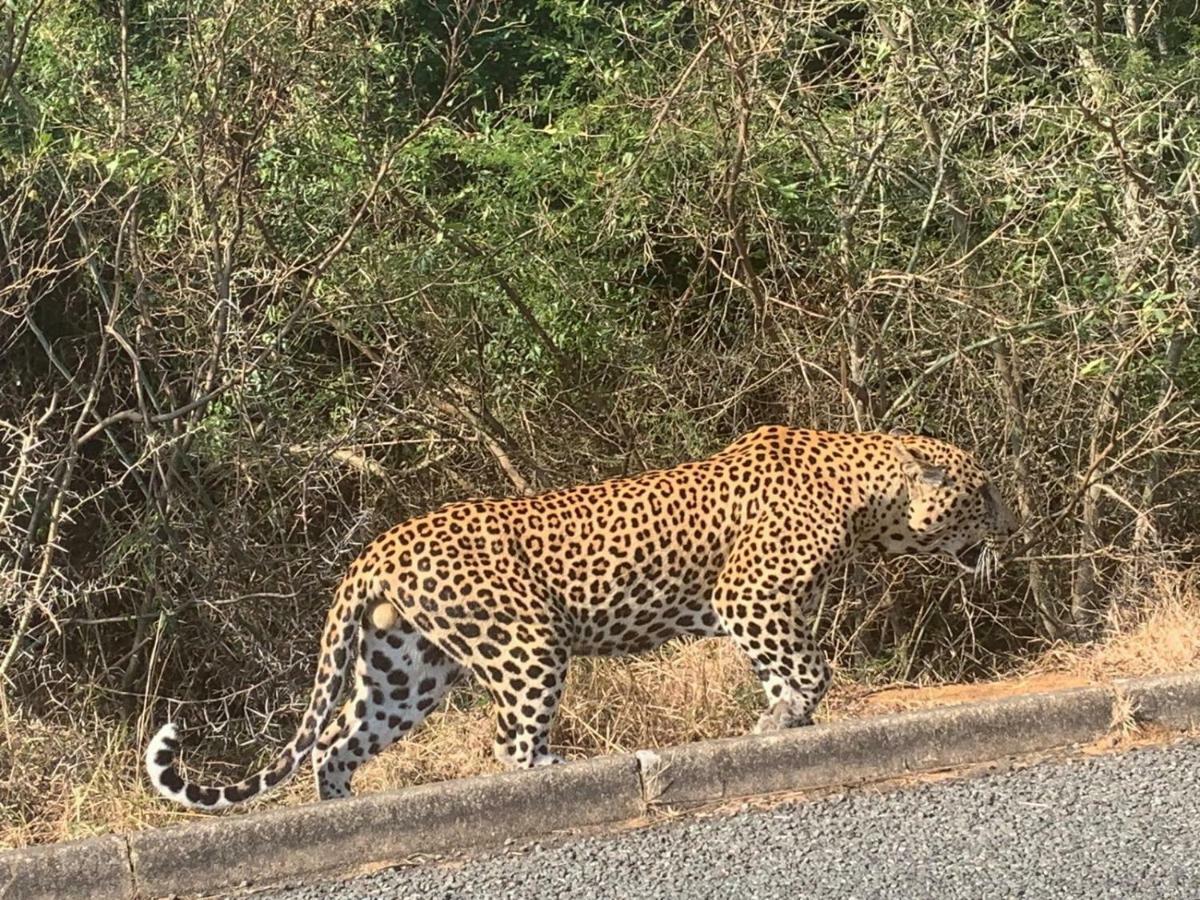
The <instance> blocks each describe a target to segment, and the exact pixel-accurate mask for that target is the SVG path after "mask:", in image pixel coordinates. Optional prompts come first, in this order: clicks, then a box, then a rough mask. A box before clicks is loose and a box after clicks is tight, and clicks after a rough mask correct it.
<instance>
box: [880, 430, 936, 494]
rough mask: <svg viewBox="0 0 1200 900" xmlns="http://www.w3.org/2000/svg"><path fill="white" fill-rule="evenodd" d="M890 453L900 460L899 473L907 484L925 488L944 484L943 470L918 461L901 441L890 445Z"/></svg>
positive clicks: (920, 460) (923, 461)
mask: <svg viewBox="0 0 1200 900" xmlns="http://www.w3.org/2000/svg"><path fill="white" fill-rule="evenodd" d="M892 452H893V453H895V454H896V459H898V460H900V471H901V472H903V473H904V477H905V478H906V479H907V480H908V481H909V482H911V483H913V484H920V485H924V486H925V487H941V486H942V485H944V484H945V483H946V470H945V469H943V468H942V467H941V466H935V465H933V464H932V463H928V462H926V461H925V460H923V459H920V458H919V457H918V456H917V455H916V454H915V453H913V452H912V451H911V450H909V449H908V447H906V446H904V444H903V443H902V442H901V441H896V443H895V444H893V445H892Z"/></svg>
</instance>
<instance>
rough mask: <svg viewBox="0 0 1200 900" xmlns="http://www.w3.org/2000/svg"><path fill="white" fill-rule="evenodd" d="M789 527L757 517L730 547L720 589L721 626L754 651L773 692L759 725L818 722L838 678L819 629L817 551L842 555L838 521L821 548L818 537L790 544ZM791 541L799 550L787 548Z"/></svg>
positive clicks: (716, 604) (716, 603)
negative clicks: (814, 621)
mask: <svg viewBox="0 0 1200 900" xmlns="http://www.w3.org/2000/svg"><path fill="white" fill-rule="evenodd" d="M789 531H791V532H792V533H796V532H795V530H794V529H793V526H792V525H791V524H790V523H789V522H787V521H779V520H762V521H760V522H759V523H757V527H756V528H755V529H754V530H753V531H751V532H750V533H748V534H747V535H746V536H745V537H744V538H743V539H742V540H741V541H740V542H739V544H738V546H737V547H736V548H735V549H734V552H733V553H732V554H730V557H729V560H728V561H727V563H726V566H725V569H724V570H723V571H722V573H721V575H720V577H719V579H718V582H717V585H716V587H715V589H714V591H713V601H712V602H713V609H714V611H715V612H716V613H717V615H718V616H719V617H720V620H721V628H722V630H723V631H724V632H725V633H726V634H727V635H729V636H730V637H731V638H733V640H734V642H735V643H736V644H737V645H738V646H739V647H741V649H742V651H743V652H744V653H745V654H746V655H747V656H748V657H749V658H750V663H751V665H752V666H753V668H754V672H755V674H756V675H758V678H759V681H760V682H762V686H763V691H764V692H765V693H766V697H767V710H766V712H764V713H763V714H762V715H761V716H760V717H759V720H758V724H757V725H756V726H755V728H754V731H755V732H756V733H759V732H767V731H776V730H778V729H781V728H792V727H795V726H798V725H810V724H812V717H813V712H814V711H815V710H816V708H817V705H818V704H819V703H820V702H821V699H822V698H823V697H824V696H825V692H826V691H827V690H828V689H829V683H830V680H831V671H830V668H829V664H828V663H827V662H826V660H825V654H824V653H822V652H821V648H820V647H819V646H817V642H816V641H815V640H814V639H813V636H812V626H811V616H812V613H813V610H814V608H815V607H816V605H817V604H816V602H815V600H816V599H817V597H818V591H819V580H818V579H816V578H814V577H813V575H812V573H813V571H814V570H815V569H816V564H815V561H814V556H815V555H819V556H821V557H823V558H824V559H826V560H835V561H836V560H837V559H839V558H840V557H839V554H840V553H841V549H842V544H841V542H840V541H839V540H838V539H837V533H836V532H835V531H833V530H832V529H831V530H830V531H829V532H828V533H827V534H826V535H825V537H826V543H825V547H824V548H823V549H821V550H818V549H817V547H818V542H817V541H815V540H813V541H812V542H810V543H803V542H791V543H790V544H785V543H784V542H783V541H780V540H779V538H778V535H780V534H787V533H788V532H789ZM785 547H789V548H790V547H794V548H795V551H793V552H783V551H784V548H785Z"/></svg>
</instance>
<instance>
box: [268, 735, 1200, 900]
mask: <svg viewBox="0 0 1200 900" xmlns="http://www.w3.org/2000/svg"><path fill="white" fill-rule="evenodd" d="M263 896H267V897H270V898H271V900H309V898H317V897H331V898H343V900H350V898H355V900H357V898H366V897H371V898H389V900H390V898H409V897H412V898H418V897H419V898H458V897H478V898H488V900H499V898H539V900H541V898H557V897H562V898H572V900H577V898H593V897H594V898H638V900H642V898H654V897H688V898H691V897H731V898H737V900H752V898H765V897H772V898H774V897H781V898H782V897H786V898H789V900H799V898H805V897H830V898H833V897H838V898H843V897H853V898H873V897H881V898H889V900H892V898H910V897H922V898H923V897H929V898H939V900H940V898H950V897H969V898H985V897H988V898H990V897H1028V898H1037V900H1041V898H1052V897H1054V898H1057V897H1072V898H1075V897H1121V898H1131V897H1138V898H1141V897H1146V898H1186V900H1200V743H1196V742H1189V743H1181V744H1176V745H1174V746H1169V747H1159V748H1152V749H1140V750H1132V751H1128V752H1126V753H1123V754H1120V755H1112V756H1101V757H1092V758H1087V759H1072V760H1068V761H1063V762H1055V763H1042V764H1040V765H1037V766H1034V767H1032V768H1028V769H1024V770H1020V771H1016V772H1010V773H1006V774H996V775H988V776H983V777H976V778H971V779H967V780H961V781H952V782H940V783H933V784H926V785H923V786H920V787H915V788H909V789H905V790H898V791H893V792H890V793H885V794H880V793H879V792H877V791H869V790H862V791H854V792H851V793H848V794H845V795H841V796H836V797H829V798H825V799H821V800H816V801H810V802H803V803H797V804H790V805H787V806H780V807H775V808H773V809H770V810H766V811H751V812H744V813H740V814H737V815H732V816H728V817H723V818H709V819H691V820H684V821H677V822H675V823H673V824H668V825H664V826H659V827H657V828H652V829H645V830H641V831H636V832H628V833H625V834H620V835H608V836H603V837H591V838H587V839H583V840H577V841H572V842H570V843H566V844H562V845H559V846H553V847H540V846H535V847H534V848H532V849H528V850H525V851H524V852H520V853H515V852H514V853H509V854H499V855H493V856H487V857H482V858H478V859H475V860H472V861H470V862H467V863H465V864H458V865H454V866H430V867H423V868H413V869H401V870H393V871H389V872H383V873H380V874H377V875H374V876H372V877H369V878H362V879H358V880H355V881H352V882H345V883H342V884H337V885H330V884H325V885H320V886H313V887H305V888H297V889H293V890H288V891H281V892H275V893H272V894H267V895H263Z"/></svg>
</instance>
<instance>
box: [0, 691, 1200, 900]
mask: <svg viewBox="0 0 1200 900" xmlns="http://www.w3.org/2000/svg"><path fill="white" fill-rule="evenodd" d="M1130 713H1132V715H1133V717H1134V719H1135V721H1137V722H1138V723H1141V724H1147V725H1157V726H1160V727H1166V728H1173V729H1187V728H1197V727H1200V673H1191V674H1182V675H1168V676H1161V677H1155V678H1138V679H1121V680H1119V681H1116V682H1114V683H1113V684H1112V685H1110V686H1100V687H1085V688H1074V689H1071V690H1064V691H1049V692H1045V693H1035V694H1026V695H1022V696H1016V697H1008V698H1005V699H1001V700H990V701H983V702H979V703H971V704H963V705H960V706H950V707H942V708H937V709H927V710H919V711H916V712H909V713H901V714H897V715H889V716H881V717H878V718H874V719H864V720H858V721H849V722H842V723H835V724H831V725H817V726H813V727H811V728H803V729H798V730H795V731H786V732H780V733H777V734H771V735H763V736H753V737H739V738H726V739H724V740H718V741H706V742H702V743H696V744H686V745H683V746H679V747H671V748H667V749H663V750H657V751H650V750H643V751H640V752H638V753H637V754H633V755H624V756H610V757H604V758H600V759H592V760H586V761H583V762H578V763H572V764H570V765H566V766H555V767H552V768H549V769H539V770H535V771H532V772H510V773H506V774H503V775H492V776H485V777H481V778H468V779H462V780H459V781H451V782H444V783H441V784H431V785H423V786H420V787H415V788H409V789H407V790H401V791H393V792H389V793H384V794H376V795H372V796H367V797H359V798H355V799H353V800H342V801H335V802H329V803H321V804H311V805H307V806H300V807H290V808H285V809H275V810H269V811H265V812H261V813H251V814H249V815H241V816H230V817H225V818H215V819H211V820H208V821H205V822H202V823H199V824H195V825H181V826H175V827H171V828H156V829H149V830H146V831H141V832H135V833H133V834H130V835H126V836H118V835H109V836H106V837H101V838H95V839H90V840H84V841H72V842H68V843H63V844H56V845H51V846H48V847H37V848H33V849H29V850H10V851H3V852H0V898H3V900H35V898H42V897H47V898H49V897H54V898H74V897H80V898H84V897H86V898H102V900H109V898H121V900H125V898H135V897H136V898H147V897H162V896H168V895H188V894H204V893H208V894H212V893H217V892H220V891H223V890H228V889H230V888H234V887H238V886H241V885H244V884H249V883H252V884H254V885H255V886H256V887H257V886H263V885H270V884H278V883H280V882H285V881H290V880H298V879H301V878H305V877H311V876H315V875H322V876H327V877H335V876H339V875H349V874H353V873H354V872H357V871H362V870H366V869H370V868H376V867H379V866H384V865H388V864H394V863H398V862H402V861H404V860H406V859H411V858H413V857H417V856H420V855H424V854H428V855H447V854H461V853H466V852H470V851H474V850H482V849H487V848H493V847H497V846H500V845H502V844H504V843H505V842H507V841H510V840H517V841H521V840H531V839H534V838H538V837H544V836H547V835H550V834H552V833H554V832H560V831H565V830H568V829H575V828H586V827H592V826H598V825H612V824H616V823H620V822H628V821H630V820H632V819H636V818H638V817H639V816H642V815H644V814H646V813H647V812H648V811H650V810H653V809H656V808H662V807H665V806H672V807H687V806H694V805H698V804H707V803H714V802H719V801H722V800H729V799H733V798H742V797H752V796H761V795H767V794H773V793H778V792H781V791H795V790H805V789H811V788H823V787H835V786H843V785H851V784H856V783H861V782H866V781H877V780H882V779H887V778H894V777H896V776H899V775H906V774H913V773H919V772H930V771H936V770H938V769H945V768H949V767H953V766H960V765H967V764H972V763H981V762H987V761H990V760H996V759H1000V758H1003V757H1008V756H1014V755H1019V754H1026V753H1035V752H1038V751H1042V750H1050V749H1053V748H1056V747H1063V746H1068V745H1071V744H1079V743H1087V742H1090V741H1093V740H1096V739H1098V738H1100V737H1102V736H1103V735H1105V734H1106V733H1108V732H1109V731H1110V729H1111V728H1112V726H1113V723H1115V722H1117V723H1119V722H1121V721H1126V720H1128V718H1129V716H1130Z"/></svg>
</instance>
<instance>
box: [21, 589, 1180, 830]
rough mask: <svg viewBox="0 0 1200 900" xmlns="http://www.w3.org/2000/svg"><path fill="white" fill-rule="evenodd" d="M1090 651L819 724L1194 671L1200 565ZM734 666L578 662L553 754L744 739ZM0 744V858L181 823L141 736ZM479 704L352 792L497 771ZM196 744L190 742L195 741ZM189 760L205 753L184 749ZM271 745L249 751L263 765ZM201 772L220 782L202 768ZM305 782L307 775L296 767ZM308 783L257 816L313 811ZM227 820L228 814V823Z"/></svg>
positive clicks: (841, 700)
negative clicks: (145, 763)
mask: <svg viewBox="0 0 1200 900" xmlns="http://www.w3.org/2000/svg"><path fill="white" fill-rule="evenodd" d="M1148 589H1149V590H1152V591H1153V594H1152V595H1149V596H1147V597H1144V598H1141V602H1139V603H1138V604H1136V605H1135V606H1132V607H1131V611H1130V612H1129V613H1128V614H1126V615H1125V616H1123V617H1121V618H1120V619H1119V620H1115V621H1113V622H1112V623H1111V625H1110V628H1111V630H1110V631H1109V633H1108V634H1107V635H1106V636H1105V637H1104V638H1103V639H1100V640H1097V641H1094V642H1092V643H1089V644H1083V645H1066V644H1064V645H1060V646H1055V647H1053V648H1051V649H1050V650H1049V651H1047V652H1046V653H1044V654H1042V655H1040V656H1039V657H1037V658H1035V659H1034V660H1033V661H1032V662H1030V663H1029V664H1028V665H1026V666H1024V667H1022V668H1020V669H1018V670H1015V671H1013V672H1010V673H1008V675H1007V677H1004V678H998V679H994V680H986V681H977V682H971V683H963V684H924V685H918V684H902V685H897V684H872V683H870V681H869V680H863V678H862V677H861V674H860V677H857V678H854V677H847V675H846V674H845V673H842V672H839V676H838V677H837V678H836V679H835V683H834V686H833V688H832V689H831V691H830V694H829V697H828V698H827V700H826V702H825V704H824V705H823V706H822V708H821V710H820V712H819V714H818V719H819V720H821V721H833V720H837V719H844V718H855V717H861V716H869V715H880V714H883V713H887V712H898V711H902V710H907V709H915V708H918V707H927V706H940V705H946V704H951V703H965V702H970V701H973V700H980V699H985V698H991V697H999V696H1007V695H1010V694H1015V693H1023V692H1032V691H1042V690H1053V689H1056V688H1062V687H1072V686H1077V685H1083V684H1092V683H1102V682H1104V681H1107V680H1109V679H1112V678H1116V677H1122V676H1133V675H1150V674H1160V673H1169V672H1180V671H1190V670H1197V669H1200V568H1196V569H1192V570H1190V571H1163V572H1159V573H1158V574H1156V575H1155V577H1154V579H1153V582H1152V584H1151V585H1149V586H1148ZM759 702H760V701H759V699H758V687H757V683H756V681H755V679H754V677H753V675H752V674H751V673H750V671H749V668H748V667H747V665H746V662H745V660H744V658H743V657H742V655H741V654H740V653H739V652H738V651H737V650H736V648H735V647H734V646H733V645H732V644H731V643H730V642H728V641H724V640H719V639H714V640H704V641H692V642H687V643H682V644H677V645H671V646H668V647H666V648H664V649H662V650H660V651H658V652H656V653H653V654H648V655H646V656H642V657H635V658H632V659H628V660H581V661H579V662H578V663H577V664H576V665H575V667H574V668H573V670H572V672H571V677H570V683H569V686H568V689H567V695H566V699H565V702H564V706H563V710H562V715H561V717H560V720H559V723H558V727H557V730H556V732H555V745H556V749H558V750H559V751H560V752H562V753H564V754H565V755H566V756H567V757H569V758H579V757H588V756H593V755H597V754H601V753H619V752H625V751H632V750H636V749H641V748H652V747H661V746H667V745H671V744H678V743H681V742H685V741H694V740H703V739H706V738H716V737H725V736H730V735H737V734H742V733H744V732H746V731H747V730H748V729H749V727H750V726H751V725H752V723H753V722H754V719H755V717H756V715H757V707H758V705H759ZM3 722H4V729H5V731H4V732H3V738H4V740H3V741H2V742H0V798H6V799H5V802H3V803H0V847H4V846H23V845H27V844H35V843H44V842H49V841H58V840H65V839H68V838H73V837H82V836H87V835H94V834H99V833H104V832H109V831H123V830H130V829H136V828H142V827H147V826H151V825H162V824H168V823H172V822H179V821H186V820H187V819H189V818H194V817H195V816H196V814H192V813H187V812H182V811H180V810H178V809H176V808H174V807H172V806H169V805H167V804H166V803H164V802H162V801H161V800H159V799H158V798H157V797H156V796H155V795H153V794H152V793H151V792H150V790H149V789H148V788H147V786H146V785H145V783H144V782H143V780H142V778H141V771H140V757H139V753H138V748H139V747H140V746H141V744H142V742H143V740H144V738H145V736H144V735H136V734H134V733H132V731H130V730H129V729H126V728H123V727H121V725H120V724H119V723H117V722H114V721H111V720H102V719H82V720H80V721H76V722H74V723H73V724H69V725H62V724H57V725H54V724H49V723H48V722H46V721H42V720H39V719H36V718H31V717H28V716H25V715H22V714H20V713H14V712H13V711H12V710H8V711H6V713H5V715H4V716H3ZM491 735H492V722H491V718H490V716H489V714H488V711H487V705H486V702H485V699H484V698H483V697H481V696H480V695H479V694H478V693H477V692H475V691H473V690H471V689H469V688H467V689H462V690H460V691H459V692H458V693H457V694H455V695H454V696H452V698H451V700H450V702H449V704H448V705H447V706H446V707H445V708H443V709H442V710H440V711H438V712H436V713H435V714H433V715H432V716H430V718H429V719H428V720H427V722H426V724H425V726H424V727H423V728H422V729H421V731H420V732H419V733H418V734H417V735H416V736H415V737H414V738H413V739H412V740H410V741H407V742H402V743H400V744H398V745H396V746H395V747H393V748H392V749H391V750H389V751H387V752H386V753H384V754H383V755H382V756H381V757H380V758H378V759H377V760H375V761H374V762H373V763H371V765H370V766H368V767H367V768H366V769H365V770H364V771H363V772H362V773H361V774H360V776H359V778H358V780H357V781H356V782H355V786H356V789H357V791H358V792H359V793H364V792H374V791H381V790H387V789H389V788H398V787H404V786H407V785H413V784H422V783H427V782H433V781H442V780H445V779H449V778H461V777H465V776H469V775H478V774H484V773H488V772H494V771H497V768H498V767H497V765H496V763H495V762H494V761H493V759H492V757H491V752H490V746H491V745H490V740H491ZM193 737H194V735H193ZM189 749H191V750H192V752H191V753H190V754H189V757H190V759H191V761H193V762H195V763H197V764H202V763H203V758H204V751H199V752H196V749H195V746H194V744H189ZM270 749H271V748H268V747H262V748H259V750H260V753H261V754H262V755H263V756H265V755H267V754H268V752H269V750H270ZM208 771H209V772H213V771H221V770H220V769H217V768H216V767H213V766H209V767H208ZM305 771H306V770H305ZM313 798H314V794H313V788H312V785H311V784H310V783H309V780H308V779H307V777H297V779H296V780H295V781H293V782H291V783H289V784H288V785H286V786H285V787H284V788H283V789H282V790H280V791H279V792H278V793H277V794H275V795H273V796H271V797H270V798H268V799H267V800H265V801H264V804H263V805H266V804H270V805H285V804H295V803H304V802H309V801H311V800H312V799H313ZM234 814H235V815H236V814H237V813H234Z"/></svg>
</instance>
